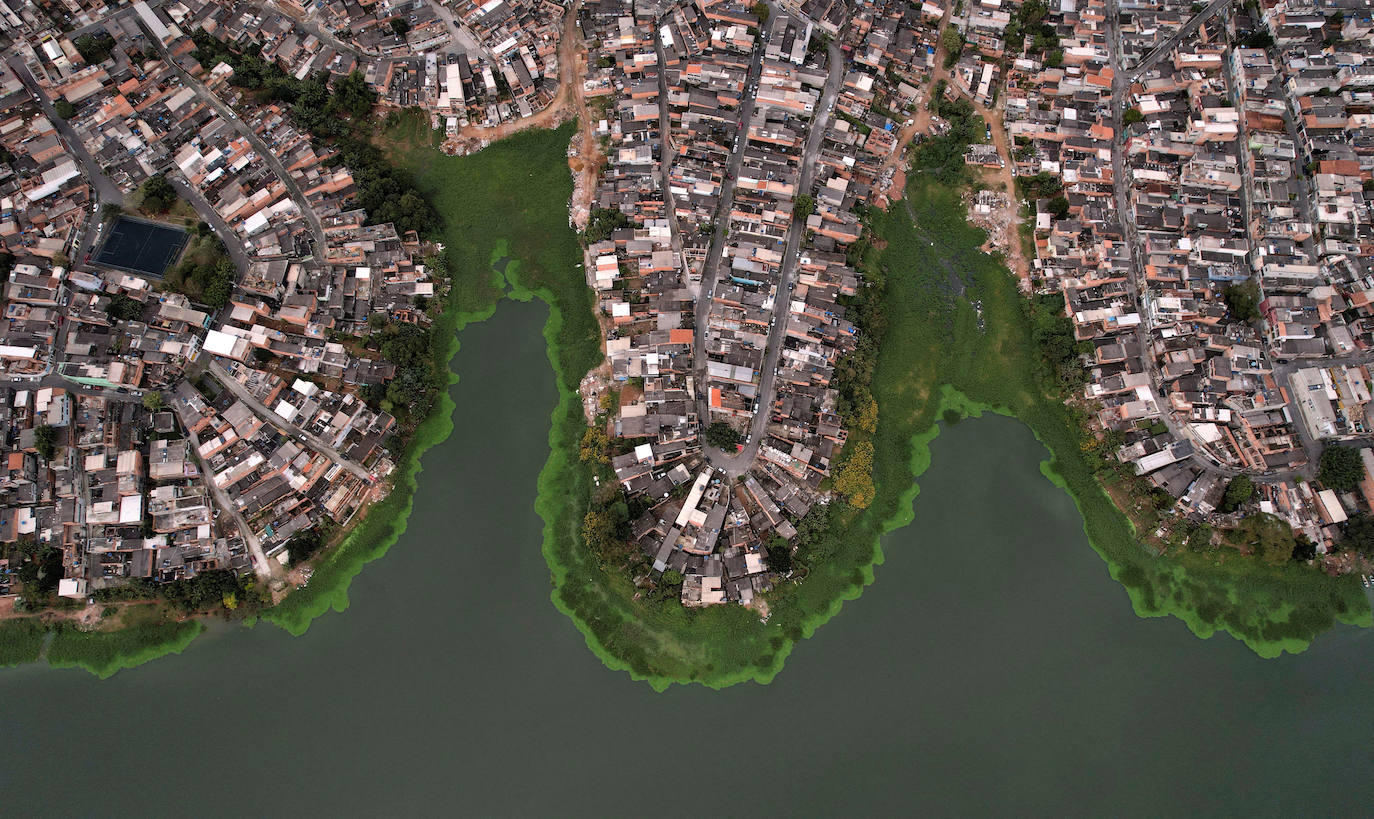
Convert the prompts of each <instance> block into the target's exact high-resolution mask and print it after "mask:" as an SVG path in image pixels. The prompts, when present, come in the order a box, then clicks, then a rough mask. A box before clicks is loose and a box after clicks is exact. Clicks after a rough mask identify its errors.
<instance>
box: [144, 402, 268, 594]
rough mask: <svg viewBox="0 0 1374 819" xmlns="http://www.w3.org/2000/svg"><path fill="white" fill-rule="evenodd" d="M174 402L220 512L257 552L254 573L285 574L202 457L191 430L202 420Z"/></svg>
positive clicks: (265, 575) (183, 404)
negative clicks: (230, 520) (269, 555)
mask: <svg viewBox="0 0 1374 819" xmlns="http://www.w3.org/2000/svg"><path fill="white" fill-rule="evenodd" d="M171 404H172V409H173V411H175V412H176V414H177V417H178V418H180V419H181V425H182V426H183V427H184V428H185V429H186V434H187V436H189V437H190V439H191V447H192V453H193V454H194V455H195V458H196V463H198V464H200V474H201V480H202V481H204V483H205V485H206V486H208V487H209V488H210V494H211V495H212V496H214V499H215V503H216V504H217V505H218V506H219V508H220V511H222V512H224V514H226V515H228V516H229V517H230V518H232V519H233V521H234V526H235V527H236V528H237V529H238V530H239V537H242V538H243V542H244V543H245V544H246V545H247V546H248V552H249V553H250V554H251V555H253V572H254V573H255V574H257V576H258V579H259V580H262V581H263V582H267V581H268V580H271V579H272V577H273V576H274V575H281V574H282V573H283V570H282V566H281V564H280V563H278V562H277V561H275V560H270V561H269V560H268V559H267V553H266V552H264V551H263V548H262V541H260V540H258V536H257V535H255V534H254V533H253V530H252V528H251V527H249V525H248V521H246V520H244V519H243V515H242V514H240V513H239V510H238V508H237V507H235V506H234V502H233V500H232V499H230V497H229V494H228V493H227V492H225V491H224V490H223V489H221V488H220V487H219V486H218V485H217V484H216V483H215V481H214V478H213V475H212V473H211V471H210V467H209V465H208V464H207V463H205V459H204V458H202V457H200V436H199V435H197V434H196V433H195V432H193V431H192V429H191V427H192V426H194V425H195V423H196V421H197V420H198V419H197V418H196V417H195V416H194V415H192V414H191V409H190V407H188V406H186V402H185V401H183V400H181V399H179V398H176V397H173V398H172V401H171Z"/></svg>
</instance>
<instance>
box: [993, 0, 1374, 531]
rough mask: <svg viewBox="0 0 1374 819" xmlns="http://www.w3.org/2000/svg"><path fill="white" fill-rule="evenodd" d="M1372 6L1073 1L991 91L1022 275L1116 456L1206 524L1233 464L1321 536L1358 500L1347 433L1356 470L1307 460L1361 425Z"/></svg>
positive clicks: (1363, 439)
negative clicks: (1030, 206)
mask: <svg viewBox="0 0 1374 819" xmlns="http://www.w3.org/2000/svg"><path fill="white" fill-rule="evenodd" d="M1022 8H1024V6H1023V7H1022ZM1371 24H1372V23H1371V19H1370V12H1369V10H1368V9H1367V7H1365V5H1364V4H1360V3H1354V2H1351V3H1339V2H1338V3H1329V4H1323V6H1322V7H1321V8H1316V7H1312V6H1306V5H1300V4H1286V3H1279V4H1269V5H1266V6H1264V7H1262V8H1261V7H1260V6H1255V5H1250V6H1239V5H1236V6H1231V5H1229V4H1226V3H1212V4H1209V5H1207V6H1199V5H1196V4H1194V5H1192V6H1189V5H1186V4H1181V3H1179V4H1174V5H1172V6H1169V5H1166V6H1164V7H1160V6H1151V7H1150V8H1149V9H1145V8H1138V7H1132V6H1126V5H1123V6H1122V8H1121V14H1120V16H1119V17H1113V16H1112V15H1110V14H1109V13H1108V10H1107V7H1106V6H1105V4H1103V3H1089V4H1087V5H1085V6H1080V7H1077V8H1075V9H1074V10H1072V11H1060V10H1054V11H1051V12H1050V13H1049V14H1048V15H1047V16H1045V18H1044V22H1043V24H1042V25H1043V26H1044V27H1045V29H1044V35H1045V36H1046V37H1049V36H1050V35H1052V43H1051V45H1053V47H1054V48H1055V51H1054V52H1053V59H1049V58H1048V57H1046V56H1044V55H1039V54H1031V53H1030V49H1029V45H1030V43H1029V41H1027V43H1026V47H1027V50H1026V51H1025V52H1017V53H1015V54H1013V55H1011V56H1012V57H1014V59H1013V60H1012V62H1011V70H1010V73H1009V76H1008V78H1007V84H1006V88H1005V89H1004V90H1003V92H1002V94H1003V103H1004V111H1005V122H1006V126H1005V127H1006V130H1007V133H1008V135H1009V136H1010V137H1011V138H1012V140H1013V141H1014V143H1015V147H1014V156H1013V161H1014V163H1015V169H1016V173H1017V175H1018V177H1019V178H1020V181H1021V183H1022V185H1023V190H1024V191H1025V192H1026V193H1027V194H1028V195H1029V197H1030V199H1031V200H1032V202H1033V203H1035V207H1034V216H1033V218H1034V219H1035V223H1034V228H1035V245H1036V255H1037V260H1036V263H1035V264H1036V270H1035V274H1034V275H1035V277H1036V284H1037V285H1038V287H1039V288H1040V290H1041V291H1046V292H1055V291H1058V292H1062V294H1063V297H1064V301H1065V305H1066V307H1067V312H1068V315H1069V317H1070V319H1071V320H1072V323H1073V330H1074V334H1075V338H1076V339H1077V340H1079V341H1080V342H1082V344H1083V345H1084V347H1085V348H1086V349H1087V350H1088V351H1089V352H1088V354H1087V357H1086V359H1085V360H1086V361H1087V367H1086V370H1085V371H1084V376H1085V377H1086V381H1087V384H1086V386H1085V388H1084V396H1085V398H1086V399H1087V400H1088V401H1089V403H1090V405H1091V406H1092V407H1093V408H1094V412H1095V421H1096V425H1097V426H1099V427H1100V428H1101V429H1102V430H1104V431H1106V432H1107V433H1108V434H1109V435H1108V438H1107V440H1108V441H1111V442H1115V443H1116V444H1118V445H1119V449H1118V450H1117V453H1116V454H1117V456H1118V457H1119V458H1120V459H1121V460H1122V461H1124V462H1127V463H1129V464H1131V465H1132V467H1133V469H1134V471H1135V472H1136V473H1138V474H1140V475H1144V476H1147V477H1148V480H1149V481H1150V482H1151V483H1153V484H1154V485H1155V486H1156V487H1158V489H1159V490H1160V491H1162V492H1164V493H1167V495H1168V496H1170V497H1172V498H1175V499H1177V506H1176V507H1175V508H1176V510H1177V511H1179V512H1181V513H1183V514H1186V515H1188V516H1191V517H1193V518H1194V519H1196V520H1201V521H1209V522H1213V523H1220V524H1223V525H1225V524H1228V523H1231V522H1234V521H1235V519H1236V517H1235V516H1236V515H1238V514H1239V512H1238V511H1237V510H1238V505H1237V504H1236V503H1235V499H1236V493H1235V492H1234V491H1233V492H1232V493H1229V494H1228V493H1227V489H1228V487H1230V486H1231V485H1232V484H1233V482H1234V480H1235V479H1236V478H1237V477H1238V476H1241V475H1244V476H1246V477H1247V478H1249V479H1251V480H1252V481H1253V482H1254V483H1256V484H1258V489H1257V493H1258V509H1259V510H1261V511H1264V512H1268V513H1272V514H1275V515H1278V516H1280V517H1282V518H1283V519H1285V520H1286V521H1287V522H1288V523H1289V524H1290V525H1291V526H1292V527H1293V529H1294V530H1295V532H1298V533H1300V534H1302V535H1304V536H1306V537H1307V538H1309V539H1310V540H1311V541H1312V542H1313V543H1315V544H1318V549H1319V550H1325V549H1326V548H1329V547H1330V546H1331V545H1332V544H1333V542H1334V541H1337V540H1339V539H1340V537H1341V528H1340V524H1343V523H1344V522H1345V521H1346V520H1347V518H1348V517H1350V516H1352V515H1355V514H1359V513H1363V512H1367V511H1368V510H1369V508H1370V507H1371V504H1372V503H1374V480H1371V479H1370V477H1369V476H1370V474H1372V473H1374V452H1371V451H1370V450H1369V449H1367V448H1362V449H1360V452H1359V454H1360V456H1361V458H1363V461H1364V472H1365V478H1364V480H1363V481H1362V482H1360V483H1359V484H1358V487H1357V486H1353V485H1344V486H1338V485H1327V484H1324V483H1323V482H1322V481H1320V480H1318V481H1316V482H1315V483H1314V482H1313V481H1312V480H1311V479H1312V478H1314V477H1318V478H1320V477H1322V476H1321V474H1320V473H1319V472H1318V469H1317V467H1318V465H1319V462H1320V456H1321V454H1322V451H1323V444H1330V443H1332V442H1335V441H1342V442H1346V443H1351V444H1355V445H1358V446H1364V445H1365V444H1367V442H1368V437H1367V435H1368V431H1369V429H1370V424H1369V416H1368V410H1369V388H1368V382H1369V377H1370V374H1369V370H1368V369H1367V365H1368V364H1369V363H1370V361H1371V360H1374V358H1372V357H1371V356H1370V355H1369V354H1368V351H1369V350H1370V348H1371V345H1374V334H1372V333H1371V329H1372V328H1371V327H1370V325H1369V323H1368V321H1369V315H1370V313H1369V310H1368V301H1369V296H1368V294H1369V293H1370V282H1371V281H1374V280H1372V279H1370V273H1371V247H1374V246H1371V244H1370V242H1369V238H1370V236H1369V230H1368V225H1369V224H1370V219H1371V216H1374V213H1371V211H1370V206H1369V203H1368V202H1367V201H1366V196H1367V190H1368V189H1369V188H1371V187H1374V184H1371V183H1370V181H1369V180H1370V179H1371V170H1374V149H1371V145H1374V140H1371V138H1370V134H1369V133H1368V125H1369V123H1368V122H1366V116H1367V115H1365V114H1364V111H1365V110H1367V107H1368V105H1369V104H1370V89H1371V82H1374V81H1371V80H1370V77H1371V76H1372V75H1370V73H1369V72H1368V71H1367V70H1366V63H1367V62H1368V60H1369V58H1370V54H1369V52H1370V39H1369V36H1368V35H1369V33H1370V26H1371ZM1328 483H1330V482H1328ZM1247 488H1248V485H1247ZM1352 489H1358V491H1354V492H1351V491H1349V490H1352ZM1241 500H1245V499H1244V498H1242V499H1241ZM1246 508H1253V507H1249V506H1247V507H1246Z"/></svg>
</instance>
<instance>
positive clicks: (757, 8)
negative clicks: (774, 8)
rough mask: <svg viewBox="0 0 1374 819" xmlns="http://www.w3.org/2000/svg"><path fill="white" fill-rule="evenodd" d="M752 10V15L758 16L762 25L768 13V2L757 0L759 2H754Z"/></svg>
mask: <svg viewBox="0 0 1374 819" xmlns="http://www.w3.org/2000/svg"><path fill="white" fill-rule="evenodd" d="M753 11H754V16H755V17H757V18H759V25H763V24H764V23H767V22H768V15H769V13H770V10H769V8H768V4H767V3H765V2H763V0H759V2H757V3H755V4H754V8H753Z"/></svg>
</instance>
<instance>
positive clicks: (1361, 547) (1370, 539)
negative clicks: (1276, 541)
mask: <svg viewBox="0 0 1374 819" xmlns="http://www.w3.org/2000/svg"><path fill="white" fill-rule="evenodd" d="M1341 546H1342V547H1343V548H1345V549H1346V550H1347V551H1351V552H1358V553H1359V554H1361V555H1364V556H1365V557H1367V558H1371V559H1374V517H1370V516H1369V515H1366V514H1363V513H1361V514H1358V515H1355V516H1353V517H1351V518H1350V519H1349V520H1347V521H1346V522H1345V534H1344V536H1343V537H1342V538H1341ZM1294 557H1295V558H1296V555H1295V556H1294Z"/></svg>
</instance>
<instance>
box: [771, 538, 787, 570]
mask: <svg viewBox="0 0 1374 819" xmlns="http://www.w3.org/2000/svg"><path fill="white" fill-rule="evenodd" d="M765 559H766V561H767V563H768V570H769V571H773V572H777V573H778V574H787V573H788V572H790V571H792V544H790V543H788V542H787V539H786V538H781V537H775V538H773V539H772V540H771V541H769V542H768V557H767V558H765Z"/></svg>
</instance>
